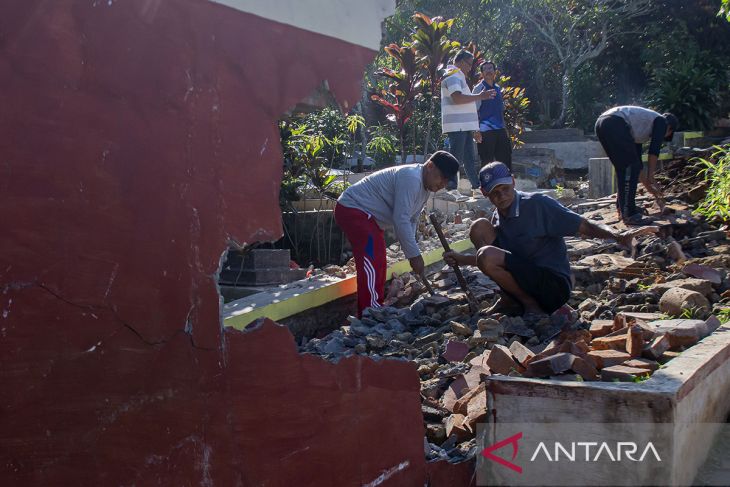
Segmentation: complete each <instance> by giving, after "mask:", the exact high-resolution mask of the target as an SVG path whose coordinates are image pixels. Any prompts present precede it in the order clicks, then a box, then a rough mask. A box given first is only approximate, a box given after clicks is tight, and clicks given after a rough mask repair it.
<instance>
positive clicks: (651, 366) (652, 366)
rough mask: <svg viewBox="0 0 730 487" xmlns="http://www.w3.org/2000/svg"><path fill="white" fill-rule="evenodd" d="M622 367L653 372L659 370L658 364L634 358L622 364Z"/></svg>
mask: <svg viewBox="0 0 730 487" xmlns="http://www.w3.org/2000/svg"><path fill="white" fill-rule="evenodd" d="M623 365H625V366H627V367H633V368H635V369H646V370H650V371H652V372H653V371H655V370H657V369H658V368H659V364H658V363H656V362H655V361H653V360H648V359H645V358H634V359H631V360H627V361H626V362H624V363H623Z"/></svg>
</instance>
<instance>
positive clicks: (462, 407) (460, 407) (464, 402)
mask: <svg viewBox="0 0 730 487" xmlns="http://www.w3.org/2000/svg"><path fill="white" fill-rule="evenodd" d="M486 388H487V384H485V383H484V382H482V383H481V384H479V385H478V386H476V387H475V388H473V389H471V390H470V391H469V392H467V393H466V394H464V395H463V396H461V398H459V400H458V401H456V403H454V413H458V414H463V415H465V416H466V414H467V406H468V405H469V401H471V400H472V399H473V398H474V396H476V395H477V394H479V393H480V392H484V391H486V390H487V389H486Z"/></svg>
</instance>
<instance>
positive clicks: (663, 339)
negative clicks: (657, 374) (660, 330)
mask: <svg viewBox="0 0 730 487" xmlns="http://www.w3.org/2000/svg"><path fill="white" fill-rule="evenodd" d="M667 350H669V337H668V336H666V335H660V336H658V337H656V338H654V340H652V342H651V343H650V344H649V345H647V346H646V347H644V349H643V350H642V352H641V354H642V355H643V356H644V357H646V358H648V359H651V360H658V359H659V357H661V356H662V354H663V353H664V352H666V351H667Z"/></svg>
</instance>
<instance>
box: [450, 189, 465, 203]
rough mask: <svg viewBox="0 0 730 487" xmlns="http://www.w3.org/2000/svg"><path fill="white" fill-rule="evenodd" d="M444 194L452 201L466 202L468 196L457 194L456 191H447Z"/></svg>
mask: <svg viewBox="0 0 730 487" xmlns="http://www.w3.org/2000/svg"><path fill="white" fill-rule="evenodd" d="M446 194H448V195H450V196H451V197H452V198H453V200H454V201H466V200H468V199H469V197H468V196H464V195H463V194H461V193H459V191H458V190H456V189H452V190H451V191H447V192H446Z"/></svg>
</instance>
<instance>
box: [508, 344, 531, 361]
mask: <svg viewBox="0 0 730 487" xmlns="http://www.w3.org/2000/svg"><path fill="white" fill-rule="evenodd" d="M509 351H510V352H511V353H512V356H513V357H514V358H515V359H516V360H517V362H518V363H519V364H520V365H522V366H527V364H528V363H529V362H530V360H532V359H533V358H534V357H535V354H534V353H532V351H531V350H530V349H529V348H527V347H526V346H524V345H523V344H521V343H520V342H512V344H511V345H510V346H509Z"/></svg>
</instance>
